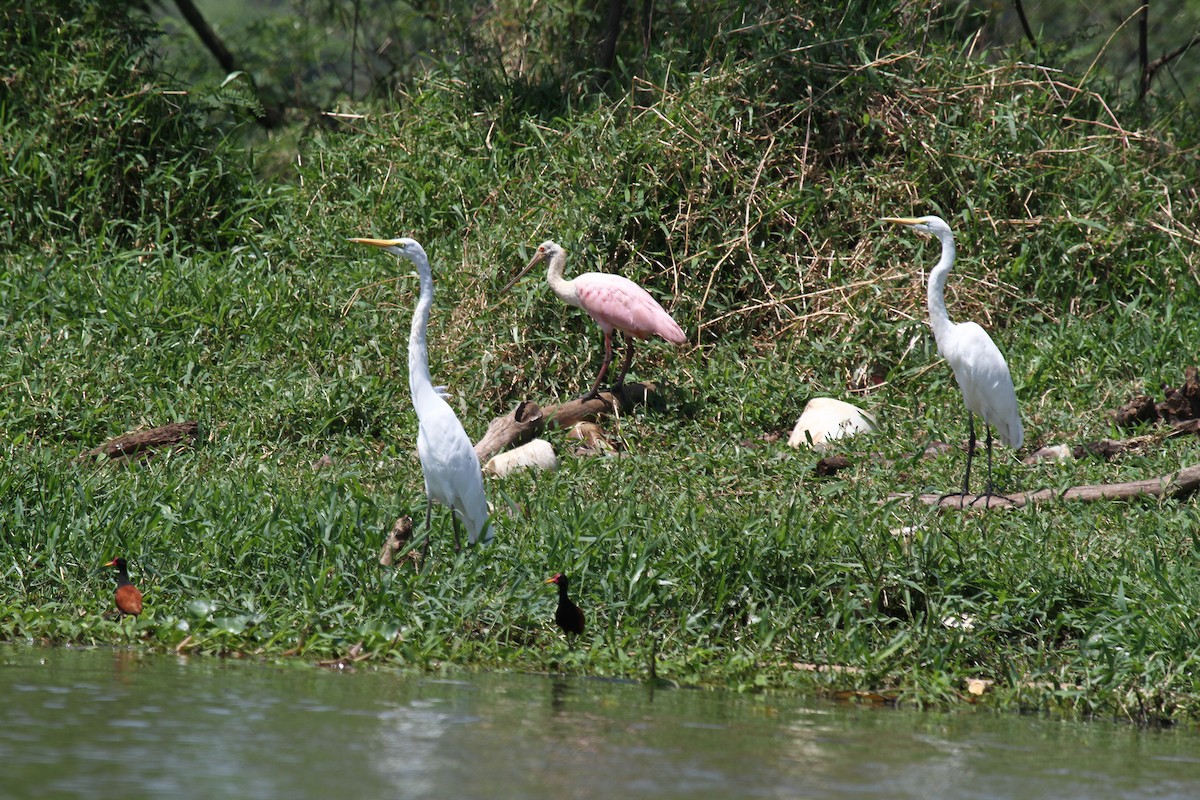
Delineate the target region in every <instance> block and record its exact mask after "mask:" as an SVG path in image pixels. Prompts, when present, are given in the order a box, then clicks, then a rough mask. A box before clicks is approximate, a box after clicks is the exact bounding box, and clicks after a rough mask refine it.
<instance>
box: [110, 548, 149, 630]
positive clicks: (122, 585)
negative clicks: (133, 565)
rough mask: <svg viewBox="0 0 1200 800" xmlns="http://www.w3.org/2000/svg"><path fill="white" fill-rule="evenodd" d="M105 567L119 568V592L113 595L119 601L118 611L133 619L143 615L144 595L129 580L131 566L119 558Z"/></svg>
mask: <svg viewBox="0 0 1200 800" xmlns="http://www.w3.org/2000/svg"><path fill="white" fill-rule="evenodd" d="M104 566H106V567H116V568H117V590H116V591H115V592H114V593H113V599H115V600H116V601H117V610H118V611H120V612H121V614H122V615H124V614H128V615H130V616H131V617H136V616H137V615H138V614H140V613H142V593H141V592H139V591H138V588H137V587H136V586H134V585H133V581H131V580H129V565H128V563H127V562H126V561H125V559H123V558H120V557H117V558H114V559H113V560H112V561H109V562H108V563H107V564H105V565H104Z"/></svg>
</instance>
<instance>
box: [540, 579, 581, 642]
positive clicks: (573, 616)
mask: <svg viewBox="0 0 1200 800" xmlns="http://www.w3.org/2000/svg"><path fill="white" fill-rule="evenodd" d="M546 583H557V584H558V608H557V609H555V611H554V622H555V624H557V625H558V627H560V628H562V629H563V633H566V634H567V638H568V639H570V638H571V636H572V635H574V636H578V635H579V634H581V633H583V611H582V610H581V609H580V608H579V606H577V605H575V603H573V602H572V601H571V598H570V597H567V584H568V583H570V580H569V579H568V578H567V576H566V575H563V574H562V573H561V572H559V573H558V574H556V575H555V576H554V577H553V578H550V579H549V580H547V581H546Z"/></svg>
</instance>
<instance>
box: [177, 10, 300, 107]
mask: <svg viewBox="0 0 1200 800" xmlns="http://www.w3.org/2000/svg"><path fill="white" fill-rule="evenodd" d="M175 5H176V6H177V7H178V8H179V13H180V14H182V15H183V18H184V19H185V20H187V22H188V24H189V25H191V26H192V30H194V31H195V32H196V35H197V36H199V37H200V41H201V42H203V43H204V46H205V47H207V48H208V52H210V53H212V54H213V58H215V59H216V60H217V63H218V64H219V65H220V66H221V69H223V70H225V74H227V75H228V74H229V73H231V72H239V71H244V70H242V69H241V68H240V67H239V66H238V63H237V61H236V60H234V57H233V53H230V52H229V48H227V47H226V46H225V43H224V42H223V41H221V37H220V36H217V33H216V31H214V30H213V29H212V26H211V25H209V24H208V20H206V19H204V15H203V14H201V13H200V9H198V8H196V4H195V3H193V2H192V0H175ZM246 75H247V77H249V75H250V73H248V72H247V73H246ZM250 84H251V85H252V86H254V91H255V92H258V86H257V85H255V84H254V79H253V78H250ZM259 102H260V105H262V109H263V115H262V116H261V117H259V118H258V124H259V125H261V126H263V127H264V128H266V129H267V130H271V129H272V128H277V127H279V125H280V124H281V123H282V122H283V111H282V110H281V109H280V108H278V107H277V106H271V105H268V104H267V103H264V102H262V99H261V97H260V98H259Z"/></svg>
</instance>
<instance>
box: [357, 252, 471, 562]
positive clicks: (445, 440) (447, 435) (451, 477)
mask: <svg viewBox="0 0 1200 800" xmlns="http://www.w3.org/2000/svg"><path fill="white" fill-rule="evenodd" d="M350 241H352V242H355V243H357V244H366V245H371V246H372V247H380V248H383V249H384V250H385V251H387V252H389V253H391V254H392V255H396V256H400V257H401V258H407V259H408V260H409V261H411V262H412V263H413V265H415V266H416V268H417V274H418V275H419V276H420V278H421V294H420V296H419V297H418V298H417V308H416V310H415V311H414V312H413V319H412V329H411V331H410V332H409V335H408V388H409V391H410V393H411V394H412V404H413V409H414V410H415V411H416V412H417V422H418V423H419V424H418V431H417V455H418V456H419V457H420V459H421V472H422V473H424V475H425V495H426V496H427V497H428V498H429V503H428V505H426V507H425V536H426V540H425V548H426V549H428V547H429V538H428V537H429V533H430V524H431V522H432V513H433V502H434V501H437V502H439V503H441V504H442V505H444V506H446V507H448V508H450V509H452V510H453V524H454V549H455V550H458V549H459V546H460V542H459V536H458V524H459V520H460V518H461V520H462V523H463V524H464V525H466V527H467V542H468V543H469V544H475V542H476V541H477V540H479V539H480V538H482V539H483V541H484V543H487V542H489V541H491V539H492V526H491V525H490V524H489V523H488V505H487V497H486V495H485V494H484V492H483V473H482V472H481V471H480V469H479V456H477V455H476V454H475V448H474V447H472V446H471V440H470V439H468V438H467V433H466V431H464V430H463V426H462V423H460V422H459V421H458V417H457V416H455V414H454V409H452V408H450V406H449V404H447V403H446V401H445V399H443V393H442V392H441V391H439V389H443V387H436V386H434V385H433V381H432V380H431V379H430V377H429V357H428V354H427V347H426V344H425V332H426V330H427V329H428V328H429V309H430V308H431V307H432V306H433V273H432V271H430V269H429V258H428V256H426V255H425V250H424V248H422V247H421V245H420V244H419V243H418V242H417V241H415V240H413V239H408V238H403V239H351V240H350Z"/></svg>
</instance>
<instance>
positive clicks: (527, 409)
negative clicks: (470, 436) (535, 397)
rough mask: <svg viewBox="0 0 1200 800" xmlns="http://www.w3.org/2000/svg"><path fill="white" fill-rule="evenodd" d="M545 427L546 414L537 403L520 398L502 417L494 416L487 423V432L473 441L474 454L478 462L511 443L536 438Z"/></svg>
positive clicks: (482, 462)
mask: <svg viewBox="0 0 1200 800" xmlns="http://www.w3.org/2000/svg"><path fill="white" fill-rule="evenodd" d="M545 427H546V415H545V413H544V412H543V411H542V409H541V407H540V406H538V404H537V403H534V402H532V401H529V400H522V401H521V402H519V403H517V405H516V408H514V409H513V410H512V411H510V412H509V413H508V414H505V415H504V416H503V417H496V418H495V419H494V420H492V421H491V423H490V424H488V429H487V433H485V434H484V435H483V438H482V439H480V440H479V441H478V442H476V443H475V455H477V456H479V463H480V464H486V463H487V462H488V459H489V458H491V457H492V456H494V455H496V453H499V452H500V451H501V450H504V449H505V448H507V447H511V446H513V445H520V444H525V442H528V441H532V440H533V439H535V438H537V436H538V434H540V433H541V432H542V430H543V429H544V428H545Z"/></svg>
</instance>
